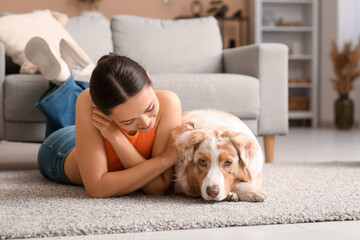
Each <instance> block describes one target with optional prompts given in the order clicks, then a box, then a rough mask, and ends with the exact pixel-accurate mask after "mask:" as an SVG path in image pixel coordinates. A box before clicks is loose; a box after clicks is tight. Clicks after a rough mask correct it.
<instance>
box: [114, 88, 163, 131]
mask: <svg viewBox="0 0 360 240" xmlns="http://www.w3.org/2000/svg"><path fill="white" fill-rule="evenodd" d="M158 112H159V101H158V99H157V97H156V94H155V91H154V89H153V88H152V87H151V86H148V87H144V89H143V90H142V91H141V92H140V93H139V94H137V95H135V96H133V97H131V98H129V99H128V100H127V101H126V102H124V103H122V104H120V105H118V106H116V107H114V108H113V109H112V111H111V114H110V117H111V118H112V120H113V121H114V122H115V123H116V124H117V125H118V126H119V127H121V128H122V129H124V130H125V132H127V133H128V134H129V135H133V134H135V133H136V132H147V131H149V130H150V129H152V128H153V127H154V126H155V122H156V116H157V114H158Z"/></svg>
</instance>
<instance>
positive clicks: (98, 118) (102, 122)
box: [92, 104, 122, 142]
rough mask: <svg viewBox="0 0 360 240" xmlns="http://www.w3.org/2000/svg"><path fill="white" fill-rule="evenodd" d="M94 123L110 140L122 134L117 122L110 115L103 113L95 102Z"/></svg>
mask: <svg viewBox="0 0 360 240" xmlns="http://www.w3.org/2000/svg"><path fill="white" fill-rule="evenodd" d="M92 124H93V126H94V127H96V128H97V129H98V130H99V131H100V133H101V135H102V136H103V137H104V138H106V139H107V140H108V141H109V142H111V141H112V140H113V139H114V138H115V137H116V136H118V134H122V132H121V131H120V129H119V127H118V126H117V125H116V123H114V121H113V120H112V119H111V118H110V117H109V116H106V115H105V114H104V113H102V112H101V111H100V109H98V108H97V107H96V106H95V104H93V113H92Z"/></svg>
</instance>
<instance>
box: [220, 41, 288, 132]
mask: <svg viewBox="0 0 360 240" xmlns="http://www.w3.org/2000/svg"><path fill="white" fill-rule="evenodd" d="M223 61H224V72H225V73H237V74H243V75H249V76H252V77H255V78H257V79H258V80H259V82H260V116H259V119H258V134H259V135H275V134H286V133H287V132H288V128H289V123H288V48H287V46H286V45H284V44H278V43H262V44H256V45H250V46H245V47H238V48H232V49H225V50H224V51H223Z"/></svg>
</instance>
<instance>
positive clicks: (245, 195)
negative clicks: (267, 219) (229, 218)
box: [237, 190, 266, 202]
mask: <svg viewBox="0 0 360 240" xmlns="http://www.w3.org/2000/svg"><path fill="white" fill-rule="evenodd" d="M237 195H238V197H239V201H245V202H263V201H264V200H265V199H266V194H265V193H264V192H263V191H261V190H255V191H244V192H240V193H237Z"/></svg>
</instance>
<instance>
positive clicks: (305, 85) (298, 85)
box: [289, 83, 311, 88]
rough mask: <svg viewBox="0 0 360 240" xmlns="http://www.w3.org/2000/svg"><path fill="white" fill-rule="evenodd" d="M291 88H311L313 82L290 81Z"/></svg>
mask: <svg viewBox="0 0 360 240" xmlns="http://www.w3.org/2000/svg"><path fill="white" fill-rule="evenodd" d="M289 88H311V83H289Z"/></svg>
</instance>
